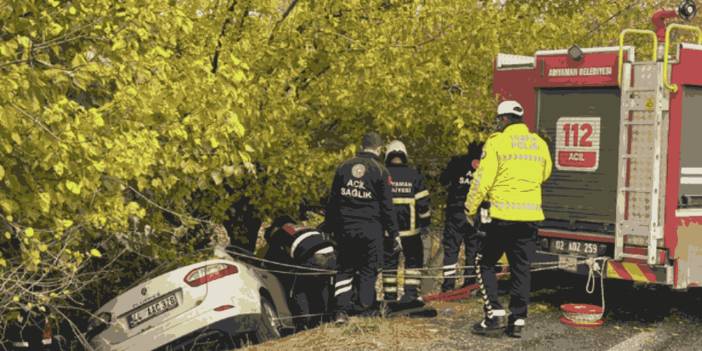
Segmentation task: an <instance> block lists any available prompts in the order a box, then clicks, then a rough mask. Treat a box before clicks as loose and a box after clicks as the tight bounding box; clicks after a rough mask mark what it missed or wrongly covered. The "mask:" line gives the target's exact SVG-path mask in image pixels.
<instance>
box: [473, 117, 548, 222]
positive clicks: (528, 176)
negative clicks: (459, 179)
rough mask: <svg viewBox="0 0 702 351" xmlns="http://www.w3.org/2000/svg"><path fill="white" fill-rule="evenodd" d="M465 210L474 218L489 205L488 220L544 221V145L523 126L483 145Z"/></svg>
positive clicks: (546, 177)
mask: <svg viewBox="0 0 702 351" xmlns="http://www.w3.org/2000/svg"><path fill="white" fill-rule="evenodd" d="M481 158H482V159H481V161H480V166H479V167H478V169H477V171H476V172H475V175H474V178H473V181H472V183H471V187H470V192H469V193H468V196H467V198H466V204H465V210H466V212H467V214H468V215H469V216H473V215H475V213H476V212H477V211H478V207H479V206H480V204H481V202H483V201H489V202H490V217H491V218H496V219H501V220H507V221H523V222H534V221H542V220H544V213H543V211H542V209H541V184H542V183H543V182H545V181H546V180H547V179H548V177H549V176H550V175H551V168H552V166H553V163H552V161H551V154H550V152H549V149H548V145H546V142H545V141H544V140H543V139H541V137H539V136H538V135H537V134H535V133H530V132H529V128H528V127H527V126H526V125H525V124H524V123H515V124H511V125H509V126H507V127H506V128H505V129H504V131H503V132H501V133H494V134H492V135H491V136H490V138H489V139H488V140H487V142H486V143H485V146H484V148H483V155H482V157H481Z"/></svg>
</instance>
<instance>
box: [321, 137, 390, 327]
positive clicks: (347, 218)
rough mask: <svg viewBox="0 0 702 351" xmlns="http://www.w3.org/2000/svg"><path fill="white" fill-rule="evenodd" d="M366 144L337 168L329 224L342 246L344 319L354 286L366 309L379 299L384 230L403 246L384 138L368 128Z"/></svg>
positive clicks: (340, 317)
mask: <svg viewBox="0 0 702 351" xmlns="http://www.w3.org/2000/svg"><path fill="white" fill-rule="evenodd" d="M362 147H363V151H361V152H360V153H358V155H356V156H355V157H353V158H351V159H349V160H347V161H344V162H343V163H342V164H341V165H340V166H339V167H338V168H337V170H336V174H335V175H334V181H333V182H332V188H331V193H330V195H329V203H328V205H327V211H326V215H327V218H326V224H327V226H329V227H330V229H331V230H332V231H333V232H334V234H335V239H336V242H337V251H338V274H337V276H336V282H335V285H334V288H335V290H334V296H335V298H336V312H337V316H336V322H337V323H338V324H343V323H346V322H347V321H348V317H347V315H348V313H349V312H351V311H352V308H353V302H352V295H353V290H354V285H355V286H356V287H357V291H356V294H357V299H358V304H359V306H360V308H361V309H362V310H364V311H367V310H369V309H370V307H372V306H373V305H374V303H375V295H376V291H375V281H376V278H377V275H378V270H379V269H380V268H381V266H382V259H383V258H382V252H383V250H382V247H383V233H384V232H387V233H388V236H389V237H390V238H391V239H392V240H395V239H397V241H396V245H397V246H400V245H401V244H400V243H399V236H398V231H397V223H396V219H395V214H394V212H393V205H392V190H391V184H392V178H391V177H390V173H389V172H388V170H387V169H386V168H385V166H383V164H382V163H381V161H380V151H381V147H382V140H381V138H380V136H379V135H378V134H376V133H368V134H366V135H365V136H364V137H363V141H362ZM354 281H355V282H354Z"/></svg>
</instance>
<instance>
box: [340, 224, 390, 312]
mask: <svg viewBox="0 0 702 351" xmlns="http://www.w3.org/2000/svg"><path fill="white" fill-rule="evenodd" d="M370 227H371V226H366V227H364V228H360V229H359V228H345V229H344V230H343V232H342V233H339V235H337V238H336V239H337V251H338V256H337V259H338V260H337V265H338V268H337V271H338V272H337V274H336V280H335V283H334V298H335V300H336V310H337V312H346V313H349V312H352V311H353V310H354V309H353V307H354V306H353V302H354V301H352V297H353V294H354V287H356V288H357V291H355V293H356V299H357V300H358V301H357V302H358V305H359V306H360V308H361V309H362V310H367V309H368V308H370V307H371V306H373V304H374V303H375V294H376V292H375V280H376V278H377V277H378V271H379V269H380V267H381V266H382V260H383V258H382V252H383V251H382V245H383V232H382V227H381V226H380V225H377V226H373V227H372V228H370Z"/></svg>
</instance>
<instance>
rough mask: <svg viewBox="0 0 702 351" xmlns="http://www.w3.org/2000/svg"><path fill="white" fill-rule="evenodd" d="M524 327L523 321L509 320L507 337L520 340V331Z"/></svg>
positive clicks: (524, 322)
mask: <svg viewBox="0 0 702 351" xmlns="http://www.w3.org/2000/svg"><path fill="white" fill-rule="evenodd" d="M525 325H526V321H525V320H524V319H521V318H519V319H516V320H514V321H512V320H511V318H510V321H509V324H508V325H507V330H506V332H507V335H509V336H511V337H513V338H521V337H522V329H523V328H524V326H525Z"/></svg>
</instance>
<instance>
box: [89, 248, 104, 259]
mask: <svg viewBox="0 0 702 351" xmlns="http://www.w3.org/2000/svg"><path fill="white" fill-rule="evenodd" d="M90 256H93V257H98V258H100V257H102V253H101V252H100V250H98V249H90Z"/></svg>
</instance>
